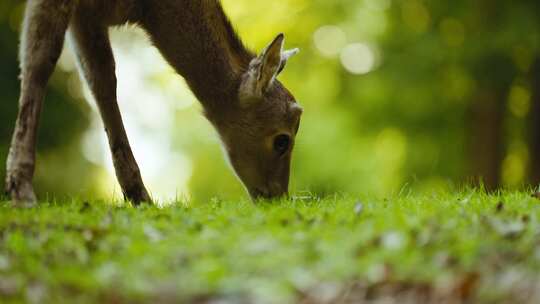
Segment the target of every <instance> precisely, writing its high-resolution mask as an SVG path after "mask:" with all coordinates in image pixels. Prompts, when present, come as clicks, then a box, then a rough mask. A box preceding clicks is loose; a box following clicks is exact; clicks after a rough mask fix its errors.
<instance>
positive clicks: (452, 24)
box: [439, 18, 465, 47]
mask: <svg viewBox="0 0 540 304" xmlns="http://www.w3.org/2000/svg"><path fill="white" fill-rule="evenodd" d="M439 30H440V32H441V37H442V39H443V41H444V43H445V44H446V45H448V46H452V47H457V46H460V45H462V44H463V42H464V41H465V26H464V25H463V23H462V22H461V21H459V20H457V19H453V18H446V19H444V20H443V21H441V23H440V27H439Z"/></svg>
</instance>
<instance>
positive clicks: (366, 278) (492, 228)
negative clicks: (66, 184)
mask: <svg viewBox="0 0 540 304" xmlns="http://www.w3.org/2000/svg"><path fill="white" fill-rule="evenodd" d="M538 206H539V201H538V199H535V198H531V197H530V195H529V194H528V193H520V192H507V193H499V194H494V195H487V194H485V193H483V192H480V191H465V192H460V193H457V194H446V193H443V192H440V193H433V194H431V195H425V196H414V195H401V196H393V197H388V198H385V199H372V198H370V197H363V198H353V197H341V196H333V197H327V198H323V199H319V198H316V197H310V196H306V197H304V198H301V197H297V198H296V199H294V200H290V201H280V202H259V203H258V204H252V203H250V202H247V201H240V202H233V201H221V200H213V201H212V202H211V203H209V204H205V205H203V206H197V207H189V208H187V207H183V203H180V202H179V203H177V204H175V205H173V206H168V207H163V208H158V207H141V208H130V207H126V206H121V205H119V206H112V205H109V204H106V203H104V202H91V203H88V202H79V201H69V200H68V201H63V202H59V201H58V202H49V203H43V204H41V205H40V206H39V207H37V208H35V209H29V210H28V209H27V210H21V209H14V208H11V207H9V206H8V204H7V203H5V204H1V205H0V298H2V299H3V300H2V301H3V302H5V301H7V302H18V301H27V302H28V301H36V302H40V303H59V302H60V303H61V302H66V301H68V299H69V301H70V302H74V301H75V302H80V303H87V302H93V303H95V302H116V303H118V302H120V303H123V302H126V303H132V302H149V301H155V302H199V301H205V300H207V301H208V300H211V299H213V300H218V299H221V300H226V301H230V302H235V303H237V302H242V301H245V302H255V303H292V302H296V301H298V300H300V299H304V300H308V299H313V301H315V302H314V303H319V302H318V301H322V300H323V299H327V300H330V301H331V300H336V299H338V298H341V299H349V300H351V299H357V301H359V300H358V299H360V300H361V299H363V298H364V297H366V296H367V297H372V298H373V297H374V298H383V297H394V298H395V299H399V298H400V297H403V296H404V295H409V296H411V297H413V298H412V299H413V300H414V299H417V300H418V301H417V302H421V300H420V299H424V298H415V297H420V296H422V297H425V296H428V297H436V296H437V297H442V298H439V299H446V300H463V299H468V300H471V301H472V302H474V303H493V302H507V301H512V302H514V303H535V302H537V301H538V300H540V298H538V293H536V292H534V291H535V286H537V284H539V283H540V282H538V276H537V273H538V271H539V270H540V263H539V259H538V251H539V250H540V247H538V235H537V234H538V230H539V229H540V222H539V217H540V211H539V210H540V209H539V208H538ZM525 295H526V296H525ZM347 297H348V298H347ZM432 299H435V298H432ZM351 301H352V300H351ZM413 302H414V301H413ZM321 303H322V302H321Z"/></svg>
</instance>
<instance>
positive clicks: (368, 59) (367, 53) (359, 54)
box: [341, 43, 376, 74]
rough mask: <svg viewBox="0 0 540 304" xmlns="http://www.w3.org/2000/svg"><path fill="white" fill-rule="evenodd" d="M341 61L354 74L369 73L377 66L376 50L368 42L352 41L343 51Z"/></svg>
mask: <svg viewBox="0 0 540 304" xmlns="http://www.w3.org/2000/svg"><path fill="white" fill-rule="evenodd" d="M341 63H342V64H343V67H344V68H345V69H346V70H347V71H349V72H350V73H352V74H367V73H369V72H371V71H372V70H373V68H374V67H375V63H376V58H375V52H374V51H373V49H372V48H371V47H369V46H368V45H367V44H364V43H352V44H349V45H347V46H346V47H345V48H344V49H343V51H342V52H341Z"/></svg>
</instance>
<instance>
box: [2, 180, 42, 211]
mask: <svg viewBox="0 0 540 304" xmlns="http://www.w3.org/2000/svg"><path fill="white" fill-rule="evenodd" d="M6 192H7V195H8V197H9V198H10V199H11V206H13V207H17V208H31V207H34V206H36V205H37V200H36V195H35V194H34V188H33V187H32V183H31V182H27V181H21V180H16V179H14V178H10V177H9V176H8V178H7V181H6Z"/></svg>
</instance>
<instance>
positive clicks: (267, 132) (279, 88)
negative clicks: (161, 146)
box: [210, 34, 302, 199]
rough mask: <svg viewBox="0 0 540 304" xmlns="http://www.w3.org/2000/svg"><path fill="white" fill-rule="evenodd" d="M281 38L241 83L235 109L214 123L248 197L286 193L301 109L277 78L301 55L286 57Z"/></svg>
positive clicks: (289, 53) (252, 65) (246, 72)
mask: <svg viewBox="0 0 540 304" xmlns="http://www.w3.org/2000/svg"><path fill="white" fill-rule="evenodd" d="M283 44H284V36H283V34H279V35H278V36H277V37H276V38H275V39H274V40H273V41H272V42H271V43H270V44H269V45H268V46H267V47H266V48H265V49H264V50H263V51H262V53H261V54H260V55H259V56H257V57H255V58H253V59H252V60H251V62H250V64H249V67H247V70H244V72H243V73H242V75H240V77H239V86H238V94H236V100H234V102H233V103H234V106H232V107H228V110H226V112H225V113H223V112H222V113H220V116H221V119H216V118H215V117H214V119H210V120H211V121H212V122H213V124H214V125H215V126H216V129H217V130H218V133H219V134H220V137H221V139H222V142H223V144H224V148H225V151H226V154H227V156H228V159H229V161H230V164H231V165H232V167H233V169H234V171H235V172H236V175H237V176H238V177H239V178H240V180H241V181H242V183H243V184H244V186H245V187H246V189H247V191H248V192H249V194H250V196H251V197H252V198H253V199H257V198H273V197H280V196H283V195H286V194H287V192H288V184H289V173H290V162H291V153H292V150H293V147H294V142H295V136H296V133H297V132H298V127H299V123H300V116H301V114H302V108H301V107H300V106H299V105H298V104H297V103H296V101H295V99H294V97H293V96H292V95H291V93H290V92H289V91H288V90H287V89H286V88H285V87H284V86H283V85H282V84H281V83H280V82H279V81H278V80H276V77H277V76H278V74H279V73H280V72H281V71H282V70H283V68H284V67H285V64H286V63H287V60H288V59H289V58H290V57H291V56H292V55H294V54H296V53H297V52H298V49H294V50H290V51H283Z"/></svg>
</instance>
